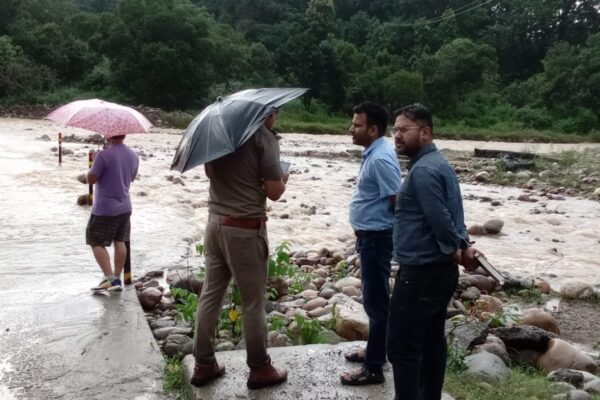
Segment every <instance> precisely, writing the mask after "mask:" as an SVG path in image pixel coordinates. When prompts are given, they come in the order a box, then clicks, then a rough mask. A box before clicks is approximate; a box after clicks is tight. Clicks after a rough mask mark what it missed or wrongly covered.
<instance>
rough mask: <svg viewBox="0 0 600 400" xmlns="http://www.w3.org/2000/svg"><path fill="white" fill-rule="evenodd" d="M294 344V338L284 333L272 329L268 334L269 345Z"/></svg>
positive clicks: (284, 345) (283, 345)
mask: <svg viewBox="0 0 600 400" xmlns="http://www.w3.org/2000/svg"><path fill="white" fill-rule="evenodd" d="M293 344H294V343H293V342H292V339H290V337H289V336H288V335H286V334H284V333H281V332H277V331H271V332H269V333H268V335H267V347H286V346H292V345H293Z"/></svg>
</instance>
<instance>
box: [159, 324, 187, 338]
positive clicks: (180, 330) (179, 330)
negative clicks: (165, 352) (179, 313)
mask: <svg viewBox="0 0 600 400" xmlns="http://www.w3.org/2000/svg"><path fill="white" fill-rule="evenodd" d="M172 333H173V334H178V335H187V336H190V335H191V334H192V328H184V327H181V326H167V327H164V328H158V329H155V330H153V331H152V334H153V335H154V337H155V338H156V340H163V339H166V338H167V336H169V335H170V334H172Z"/></svg>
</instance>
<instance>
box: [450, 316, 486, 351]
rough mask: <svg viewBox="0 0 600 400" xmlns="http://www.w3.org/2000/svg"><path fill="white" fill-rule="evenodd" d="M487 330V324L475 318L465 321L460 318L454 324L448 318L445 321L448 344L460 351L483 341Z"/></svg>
mask: <svg viewBox="0 0 600 400" xmlns="http://www.w3.org/2000/svg"><path fill="white" fill-rule="evenodd" d="M488 332H489V328H488V326H487V325H486V324H485V323H483V322H481V321H479V320H477V319H472V320H470V321H466V319H464V318H462V319H460V320H458V321H457V322H456V324H455V323H454V322H452V321H450V320H447V321H446V326H445V333H446V336H448V338H449V342H450V345H451V346H452V347H454V348H455V349H457V350H459V351H461V352H464V351H467V350H470V349H471V348H473V347H474V346H476V345H479V344H483V343H485V340H486V337H487V336H488Z"/></svg>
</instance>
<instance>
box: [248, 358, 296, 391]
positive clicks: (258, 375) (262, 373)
mask: <svg viewBox="0 0 600 400" xmlns="http://www.w3.org/2000/svg"><path fill="white" fill-rule="evenodd" d="M286 380H287V371H286V370H285V369H283V368H275V367H274V366H273V365H272V364H271V359H270V358H268V359H267V361H266V362H265V364H262V365H260V366H257V367H251V368H250V375H249V376H248V382H247V385H248V387H249V388H250V389H260V388H265V387H268V386H273V385H277V384H279V383H282V382H285V381H286Z"/></svg>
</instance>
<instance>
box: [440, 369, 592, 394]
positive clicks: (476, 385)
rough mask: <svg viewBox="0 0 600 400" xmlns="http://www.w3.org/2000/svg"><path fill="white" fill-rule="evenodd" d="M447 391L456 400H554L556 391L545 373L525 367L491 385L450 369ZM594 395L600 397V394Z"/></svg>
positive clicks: (447, 373)
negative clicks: (552, 388) (500, 381)
mask: <svg viewBox="0 0 600 400" xmlns="http://www.w3.org/2000/svg"><path fill="white" fill-rule="evenodd" d="M444 391H445V392H448V393H449V394H450V395H452V396H453V397H454V398H455V399H456V400H498V399H510V400H551V399H552V397H553V396H554V395H555V394H556V393H554V392H552V390H551V389H550V382H549V381H548V380H547V379H546V374H545V373H544V372H542V371H538V370H536V369H533V368H522V367H518V368H511V369H510V375H509V377H508V378H507V379H506V380H505V381H503V382H502V383H500V384H496V385H492V386H491V387H490V386H487V385H482V384H481V379H476V378H470V377H467V376H465V375H464V374H463V373H461V372H453V371H451V370H447V372H446V380H445V382H444ZM592 398H593V399H594V400H600V395H595V396H593V397H592Z"/></svg>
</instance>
